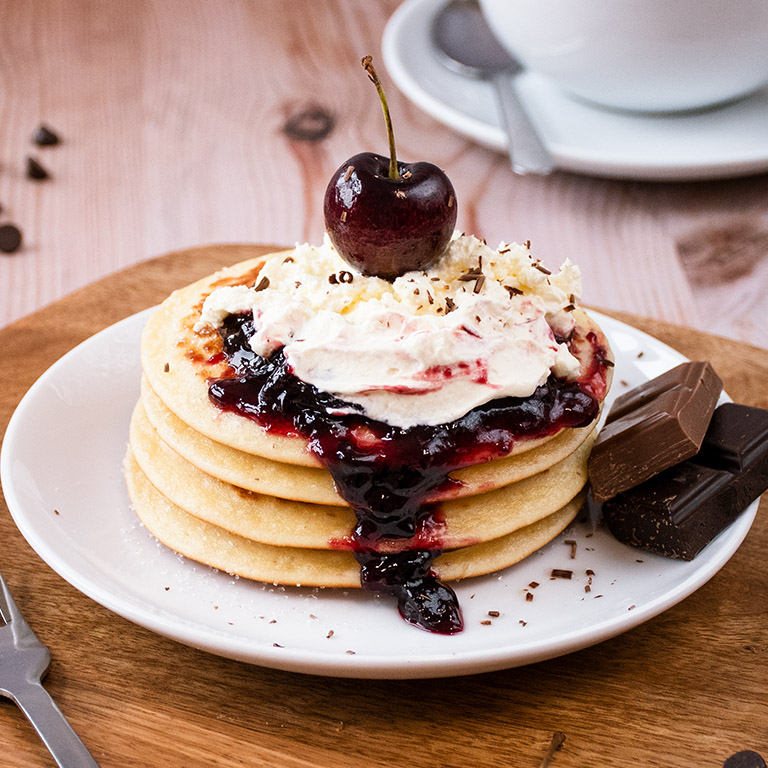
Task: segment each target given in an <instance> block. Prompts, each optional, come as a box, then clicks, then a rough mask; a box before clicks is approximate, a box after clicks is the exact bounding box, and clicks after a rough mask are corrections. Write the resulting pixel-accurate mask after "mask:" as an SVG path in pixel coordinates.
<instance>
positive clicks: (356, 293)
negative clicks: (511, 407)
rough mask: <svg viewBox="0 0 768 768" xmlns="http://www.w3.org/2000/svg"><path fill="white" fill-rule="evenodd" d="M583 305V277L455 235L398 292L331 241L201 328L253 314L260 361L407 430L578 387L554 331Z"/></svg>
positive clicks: (300, 251) (519, 251)
mask: <svg viewBox="0 0 768 768" xmlns="http://www.w3.org/2000/svg"><path fill="white" fill-rule="evenodd" d="M580 295H581V276H580V272H579V270H578V267H576V266H574V265H573V264H571V262H570V261H566V262H565V263H564V264H563V265H562V267H561V268H560V270H559V271H558V272H556V273H551V272H550V271H549V270H547V269H546V268H544V267H543V266H542V265H541V264H540V263H539V262H537V261H536V260H534V259H533V257H532V255H531V253H530V251H529V249H528V248H527V247H526V246H523V245H517V244H511V245H507V244H504V243H502V244H501V245H500V246H499V248H498V249H492V248H490V247H488V245H486V244H485V243H484V242H483V241H481V240H478V239H477V238H475V237H472V236H468V235H459V234H456V235H455V236H454V238H453V239H452V241H451V243H450V245H449V247H448V249H447V251H446V253H445V254H444V255H443V256H442V257H441V258H440V260H439V261H438V262H437V263H436V264H435V265H434V266H433V267H431V268H430V269H428V270H426V271H418V272H408V273H406V274H404V275H402V276H401V277H398V278H397V279H396V280H395V281H394V282H391V283H390V282H388V281H386V280H382V279H381V278H377V277H366V276H363V275H361V274H360V273H359V272H357V271H356V270H355V269H353V268H352V267H350V266H349V265H348V264H347V263H346V262H344V261H343V259H342V258H341V257H340V256H339V254H338V253H337V251H336V250H335V249H334V247H333V245H332V244H331V243H330V240H329V239H328V238H327V237H326V239H325V241H324V243H323V245H322V246H319V247H314V246H310V245H297V246H296V248H294V249H293V250H292V251H290V252H286V253H280V254H276V255H275V256H273V257H272V258H270V259H269V260H268V261H267V262H266V264H265V265H264V267H263V268H262V270H261V272H260V274H259V278H258V280H257V283H256V285H255V286H227V287H220V288H217V289H216V290H214V291H213V292H212V293H211V294H210V295H209V296H208V297H207V298H206V300H205V303H204V305H203V309H202V313H201V317H200V319H199V321H198V323H197V324H196V326H195V328H196V329H197V330H202V329H204V328H206V327H211V326H213V327H217V326H219V325H220V324H221V322H222V321H223V320H224V318H225V317H226V316H227V315H229V314H234V313H242V312H252V313H253V317H254V326H255V329H256V331H255V333H254V335H253V336H252V337H251V340H250V343H251V346H252V348H253V350H254V351H255V352H256V353H257V354H259V355H261V356H263V357H269V356H270V355H271V354H272V353H273V352H275V351H276V350H277V349H279V348H281V347H282V348H283V350H284V354H285V357H286V360H287V362H288V364H289V365H290V366H291V369H292V372H293V373H294V374H295V375H296V376H298V377H299V378H300V379H302V380H304V381H306V382H309V383H310V384H313V385H314V386H316V387H317V388H318V389H320V390H324V391H326V392H330V393H332V394H333V395H336V396H337V397H338V398H340V399H341V400H344V401H346V402H348V403H350V404H353V405H357V406H359V407H361V408H362V409H363V412H364V413H365V414H366V415H367V416H369V417H370V418H373V419H376V420H379V421H384V422H386V423H388V424H391V425H393V426H397V427H403V428H407V427H412V426H415V425H418V424H430V425H434V424H442V423H447V422H450V421H453V420H454V419H457V418H459V417H460V416H463V415H464V414H465V413H467V412H468V411H469V410H471V409H472V408H474V407H476V406H478V405H481V404H482V403H485V402H488V401H489V400H492V399H495V398H500V397H507V396H515V397H527V396H528V395H531V394H533V392H534V391H535V389H536V388H537V387H538V386H539V385H541V384H543V383H544V382H545V381H546V380H547V378H548V377H549V375H550V373H552V372H554V373H555V374H556V375H558V376H561V377H565V378H573V377H575V376H576V375H577V373H578V371H579V361H578V360H577V359H576V358H575V357H574V356H573V355H572V354H571V353H570V352H569V351H568V349H567V346H566V345H565V344H558V342H557V341H556V339H555V335H554V332H553V331H557V332H558V333H559V334H561V335H562V336H567V334H568V333H569V332H570V331H571V330H572V328H573V326H574V320H573V316H572V310H573V308H574V304H575V303H576V302H577V301H578V299H579V298H580ZM353 410H355V409H353Z"/></svg>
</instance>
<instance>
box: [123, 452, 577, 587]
mask: <svg viewBox="0 0 768 768" xmlns="http://www.w3.org/2000/svg"><path fill="white" fill-rule="evenodd" d="M125 475H126V481H127V484H128V490H129V493H130V496H131V500H132V503H133V508H134V510H135V512H136V514H137V515H138V517H139V519H140V520H141V522H142V523H143V524H144V526H145V527H146V528H147V530H148V531H149V532H150V533H151V534H152V535H153V536H155V538H157V539H158V540H159V541H160V542H162V543H163V544H165V545H166V546H168V547H169V548H171V549H172V550H174V551H175V552H178V553H180V554H182V555H184V556H185V557H188V558H190V559H192V560H195V561H197V562H200V563H204V564H206V565H209V566H211V567H213V568H217V569H219V570H222V571H225V572H226V573H229V574H232V575H237V576H241V577H244V578H248V579H254V580H256V581H263V582H267V583H273V584H286V585H295V586H319V587H345V588H348V587H359V586H360V566H359V565H358V563H357V561H356V560H355V558H354V555H353V554H352V553H351V552H349V551H339V550H317V549H303V548H296V547H275V546H271V545H268V544H261V543H259V542H255V541H252V540H250V539H247V538H244V537H242V536H238V535H236V534H233V533H230V532H228V531H225V530H224V529H223V528H219V527H218V526H215V525H212V524H211V523H208V522H205V521H203V520H200V519H199V518H196V517H194V516H193V515H190V514H188V513H187V512H184V511H183V510H182V509H181V508H179V507H177V506H176V505H175V504H173V503H171V502H170V501H168V499H166V498H165V496H163V495H162V494H161V493H160V492H159V491H158V490H157V489H156V488H155V487H154V486H153V485H152V483H150V482H149V480H147V478H146V476H145V475H144V474H143V472H142V471H141V470H140V469H139V467H138V464H137V463H136V461H135V460H134V458H133V456H132V454H131V453H130V451H129V453H128V455H127V457H126V463H125ZM582 501H583V499H582V496H581V495H579V496H577V497H576V498H574V499H573V500H571V501H570V502H569V503H568V504H566V505H565V506H564V507H562V508H561V509H559V510H557V511H556V512H553V513H552V514H550V515H548V516H547V517H544V518H542V519H541V520H538V521H537V522H535V523H532V524H531V525H527V526H525V527H523V528H520V529H518V530H517V531H514V532H513V533H510V534H508V535H506V536H502V537H500V538H497V539H493V540H491V541H489V542H484V543H482V544H475V545H472V546H468V547H463V548H460V549H457V550H454V551H451V552H445V553H443V554H442V555H440V556H439V557H438V558H437V559H436V560H435V562H434V570H435V572H436V573H437V574H438V576H439V577H440V578H441V579H443V580H445V581H450V580H455V579H462V578H469V577H472V576H480V575H483V574H486V573H492V572H495V571H498V570H501V569H503V568H506V567H508V566H510V565H513V564H514V563H516V562H518V561H520V560H522V559H523V558H525V557H527V556H528V555H530V554H531V553H532V552H535V551H536V550H537V549H539V548H540V547H542V546H543V545H544V544H546V543H548V542H549V541H551V540H552V539H553V538H554V537H555V536H557V535H558V534H559V533H560V532H561V531H562V530H563V529H564V528H566V527H567V526H568V525H569V524H570V523H571V522H572V521H573V519H574V518H575V517H576V515H577V514H578V511H579V509H580V508H581V504H582Z"/></svg>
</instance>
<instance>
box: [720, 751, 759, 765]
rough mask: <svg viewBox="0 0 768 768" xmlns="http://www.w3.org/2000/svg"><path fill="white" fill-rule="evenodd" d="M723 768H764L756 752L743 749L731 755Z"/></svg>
mask: <svg viewBox="0 0 768 768" xmlns="http://www.w3.org/2000/svg"><path fill="white" fill-rule="evenodd" d="M723 768H766V766H765V760H763V758H762V757H760V755H758V754H757V752H753V751H752V750H751V749H745V750H743V751H742V752H737V753H736V754H735V755H731V756H730V757H729V758H728V759H727V760H726V761H725V762H724V763H723Z"/></svg>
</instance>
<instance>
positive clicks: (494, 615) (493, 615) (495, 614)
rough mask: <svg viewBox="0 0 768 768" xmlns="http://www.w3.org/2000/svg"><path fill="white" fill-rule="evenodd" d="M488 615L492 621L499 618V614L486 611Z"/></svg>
mask: <svg viewBox="0 0 768 768" xmlns="http://www.w3.org/2000/svg"><path fill="white" fill-rule="evenodd" d="M488 615H489V616H492V617H493V618H494V619H496V618H498V617H499V616H501V614H500V613H499V612H498V611H488Z"/></svg>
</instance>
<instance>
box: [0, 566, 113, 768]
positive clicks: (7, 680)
mask: <svg viewBox="0 0 768 768" xmlns="http://www.w3.org/2000/svg"><path fill="white" fill-rule="evenodd" d="M50 663H51V654H50V653H49V651H48V649H47V648H46V647H45V645H43V643H42V642H41V641H40V639H39V638H38V637H37V635H36V634H35V633H34V632H33V631H32V630H31V629H30V627H29V625H28V624H27V622H26V621H24V617H23V616H22V615H21V611H19V608H18V606H17V605H16V603H15V602H14V600H13V598H12V597H11V593H10V592H9V591H8V585H7V584H6V583H5V579H3V575H2V574H0V694H2V695H3V696H7V697H8V698H9V699H13V701H15V702H16V703H17V704H18V705H19V707H20V708H21V711H22V712H23V713H24V714H25V715H26V716H27V719H28V720H29V722H30V723H32V725H33V726H34V728H35V730H36V731H37V733H38V735H39V736H40V738H41V739H42V740H43V743H44V744H45V746H46V747H48V751H49V752H50V753H51V755H53V759H54V760H55V761H56V764H57V765H58V766H59V768H99V765H98V763H97V762H96V761H95V760H94V759H93V757H92V756H91V754H90V752H88V750H87V749H86V748H85V745H84V744H83V742H82V741H80V738H79V737H78V735H77V734H76V733H75V732H74V730H73V729H72V726H71V725H70V724H69V723H68V722H67V719H66V718H65V717H64V715H63V714H62V713H61V710H60V709H59V708H58V707H57V706H56V703H55V702H54V700H53V699H52V698H51V697H50V695H49V694H48V691H46V690H45V688H43V685H42V683H41V682H40V681H41V679H42V677H43V676H44V675H45V673H46V672H47V671H48V665H49V664H50Z"/></svg>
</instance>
